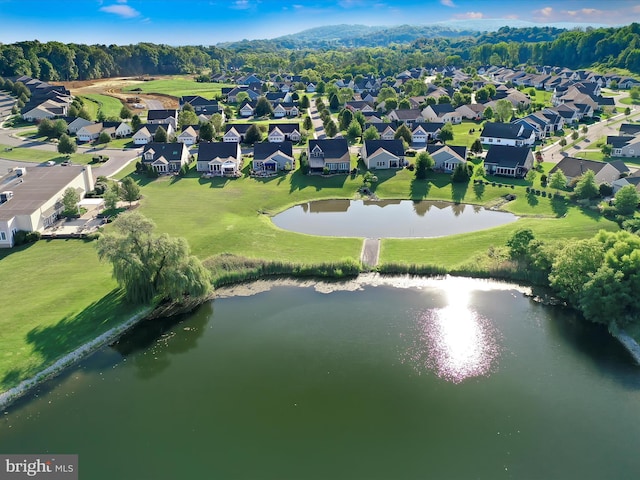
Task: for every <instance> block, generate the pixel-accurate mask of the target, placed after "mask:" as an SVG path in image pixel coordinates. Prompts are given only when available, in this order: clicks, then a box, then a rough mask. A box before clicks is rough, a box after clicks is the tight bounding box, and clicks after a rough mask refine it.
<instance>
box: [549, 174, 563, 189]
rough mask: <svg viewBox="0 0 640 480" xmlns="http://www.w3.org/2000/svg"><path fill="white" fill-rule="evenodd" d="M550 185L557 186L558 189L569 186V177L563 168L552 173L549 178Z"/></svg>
mask: <svg viewBox="0 0 640 480" xmlns="http://www.w3.org/2000/svg"><path fill="white" fill-rule="evenodd" d="M549 186H550V187H551V188H555V189H556V191H557V190H562V189H563V188H564V187H566V186H567V177H566V176H565V174H564V173H563V172H562V170H556V171H555V172H553V173H552V174H551V177H550V178H549Z"/></svg>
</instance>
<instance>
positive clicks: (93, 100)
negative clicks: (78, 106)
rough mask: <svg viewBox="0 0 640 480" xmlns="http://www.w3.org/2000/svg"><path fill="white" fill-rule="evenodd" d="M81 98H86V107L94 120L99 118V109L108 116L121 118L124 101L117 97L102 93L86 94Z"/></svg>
mask: <svg viewBox="0 0 640 480" xmlns="http://www.w3.org/2000/svg"><path fill="white" fill-rule="evenodd" d="M81 98H82V99H83V100H84V108H85V109H86V110H87V112H89V115H91V118H93V119H94V120H95V119H97V118H98V110H102V113H104V115H105V116H106V117H115V118H120V110H122V102H121V101H120V100H118V99H117V98H115V97H110V96H109V95H100V94H85V95H82V97H81Z"/></svg>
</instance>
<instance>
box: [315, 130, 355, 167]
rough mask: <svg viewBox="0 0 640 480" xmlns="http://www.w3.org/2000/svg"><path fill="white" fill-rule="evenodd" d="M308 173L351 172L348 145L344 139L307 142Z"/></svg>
mask: <svg viewBox="0 0 640 480" xmlns="http://www.w3.org/2000/svg"><path fill="white" fill-rule="evenodd" d="M307 158H308V161H309V173H311V174H319V173H324V172H325V171H326V172H328V173H348V172H349V171H350V170H351V156H350V155H349V144H348V143H347V140H346V139H345V138H330V139H322V140H316V139H313V140H309V146H308V147H307ZM325 169H326V170H325Z"/></svg>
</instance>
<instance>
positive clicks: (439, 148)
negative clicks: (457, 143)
mask: <svg viewBox="0 0 640 480" xmlns="http://www.w3.org/2000/svg"><path fill="white" fill-rule="evenodd" d="M427 153H429V155H431V158H433V161H434V162H435V164H434V166H433V169H434V170H438V171H442V172H447V173H449V172H453V170H454V169H455V168H456V166H458V164H460V163H461V164H463V165H466V163H467V147H454V146H450V145H427Z"/></svg>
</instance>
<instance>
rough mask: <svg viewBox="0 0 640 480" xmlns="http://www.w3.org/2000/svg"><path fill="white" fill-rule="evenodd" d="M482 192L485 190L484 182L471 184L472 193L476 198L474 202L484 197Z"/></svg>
mask: <svg viewBox="0 0 640 480" xmlns="http://www.w3.org/2000/svg"><path fill="white" fill-rule="evenodd" d="M484 190H485V186H484V182H478V183H474V184H473V193H474V194H475V196H476V200H482V197H483V196H484Z"/></svg>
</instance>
